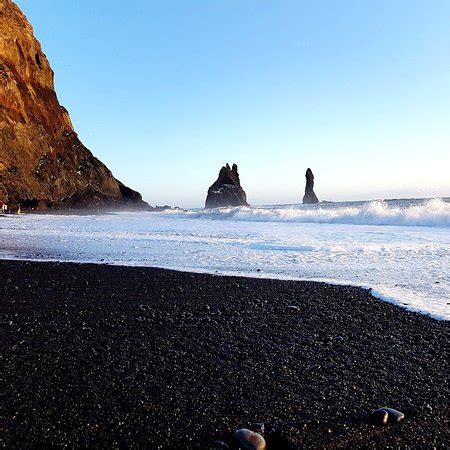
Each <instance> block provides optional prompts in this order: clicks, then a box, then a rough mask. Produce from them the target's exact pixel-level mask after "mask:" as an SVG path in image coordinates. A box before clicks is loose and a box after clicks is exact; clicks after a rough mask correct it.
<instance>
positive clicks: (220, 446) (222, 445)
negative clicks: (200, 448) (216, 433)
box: [211, 441, 230, 450]
mask: <svg viewBox="0 0 450 450" xmlns="http://www.w3.org/2000/svg"><path fill="white" fill-rule="evenodd" d="M227 448H230V447H229V445H228V444H226V443H225V442H223V441H214V442H213V443H212V444H211V449H213V450H216V449H222V450H225V449H227Z"/></svg>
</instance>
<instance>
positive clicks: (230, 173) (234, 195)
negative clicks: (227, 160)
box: [205, 164, 248, 208]
mask: <svg viewBox="0 0 450 450" xmlns="http://www.w3.org/2000/svg"><path fill="white" fill-rule="evenodd" d="M224 206H248V203H247V194H246V193H245V191H244V189H242V187H241V182H240V180H239V173H238V167H237V165H236V164H233V167H232V168H231V169H230V166H229V165H228V164H227V165H226V166H223V167H222V168H221V169H220V172H219V178H217V181H216V182H215V183H214V184H213V185H212V186H211V187H210V188H209V189H208V196H207V197H206V203H205V208H221V207H224Z"/></svg>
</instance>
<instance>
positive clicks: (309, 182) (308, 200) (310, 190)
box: [303, 169, 319, 204]
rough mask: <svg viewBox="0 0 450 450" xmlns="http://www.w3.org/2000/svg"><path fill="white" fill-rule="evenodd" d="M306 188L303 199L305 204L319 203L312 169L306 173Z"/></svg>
mask: <svg viewBox="0 0 450 450" xmlns="http://www.w3.org/2000/svg"><path fill="white" fill-rule="evenodd" d="M305 176H306V188H305V195H304V197H303V204H312V203H319V199H318V198H317V195H316V194H315V193H314V174H313V173H312V170H311V169H308V170H307V171H306V174H305Z"/></svg>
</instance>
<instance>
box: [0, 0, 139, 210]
mask: <svg viewBox="0 0 450 450" xmlns="http://www.w3.org/2000/svg"><path fill="white" fill-rule="evenodd" d="M0 200H2V201H5V202H8V203H9V204H15V205H18V206H22V207H27V206H28V207H30V208H34V207H39V208H43V209H45V208H111V209H113V208H123V207H129V208H147V207H148V205H147V204H146V203H145V202H144V201H143V200H142V197H141V195H140V194H139V193H138V192H136V191H133V190H132V189H130V188H128V187H126V186H124V185H123V184H122V183H120V182H119V181H118V180H116V179H115V178H114V176H113V175H112V173H111V172H110V170H109V169H108V168H107V167H106V166H105V165H104V164H103V163H102V162H101V161H99V160H98V159H97V158H95V157H94V156H93V155H92V153H91V152H90V151H89V150H88V149H87V148H86V147H85V146H84V145H83V144H82V143H81V142H80V140H79V139H78V136H77V134H76V132H75V130H74V128H73V126H72V122H71V120H70V117H69V113H68V112H67V110H66V109H65V108H64V107H63V106H61V105H60V104H59V102H58V98H57V95H56V92H55V89H54V83H53V70H52V69H51V67H50V64H49V62H48V60H47V57H46V56H45V54H44V53H43V51H42V48H41V45H40V43H39V42H38V40H37V39H36V38H35V36H34V33H33V28H32V26H31V24H30V23H29V22H28V20H27V18H26V17H25V15H24V14H23V13H22V11H21V10H20V9H19V7H18V6H17V5H16V4H15V3H14V2H12V1H11V0H0Z"/></svg>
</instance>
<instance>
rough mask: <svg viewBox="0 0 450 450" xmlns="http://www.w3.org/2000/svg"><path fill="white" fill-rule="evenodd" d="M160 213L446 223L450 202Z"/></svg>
mask: <svg viewBox="0 0 450 450" xmlns="http://www.w3.org/2000/svg"><path fill="white" fill-rule="evenodd" d="M164 214H170V215H172V216H177V217H180V218H187V217H190V218H195V219H210V220H235V221H249V222H294V223H331V224H352V225H390V226H425V227H443V228H448V227H450V202H449V201H446V200H444V199H441V198H435V199H429V200H420V201H417V200H416V201H414V202H411V201H402V200H396V201H381V200H376V201H370V202H354V203H321V204H317V205H295V206H272V207H233V208H218V209H211V210H202V211H198V210H188V211H183V212H180V211H170V212H165V213H164Z"/></svg>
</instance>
